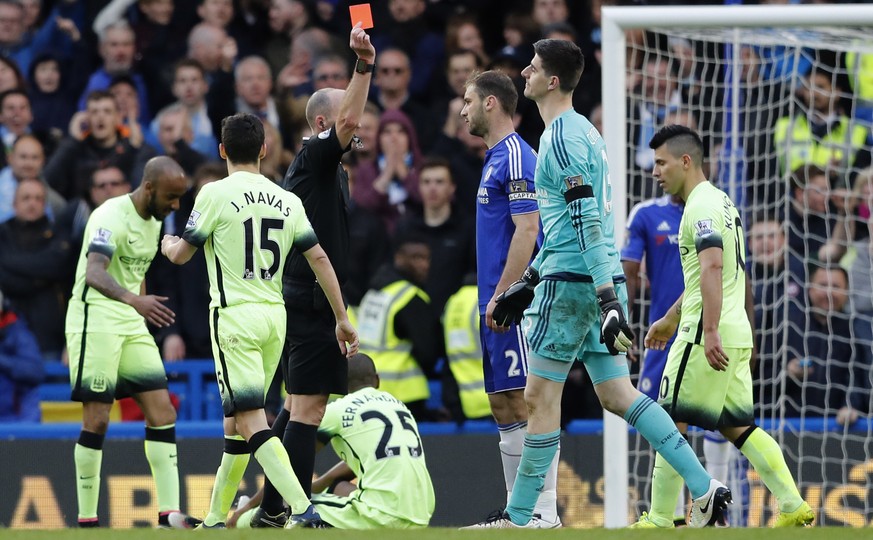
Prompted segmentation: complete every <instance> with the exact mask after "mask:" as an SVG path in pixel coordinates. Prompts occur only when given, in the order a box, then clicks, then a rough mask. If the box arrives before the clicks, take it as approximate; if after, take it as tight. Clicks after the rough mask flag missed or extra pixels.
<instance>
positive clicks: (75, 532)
mask: <svg viewBox="0 0 873 540" xmlns="http://www.w3.org/2000/svg"><path fill="white" fill-rule="evenodd" d="M191 535H193V538H194V539H197V538H203V537H204V535H205V536H206V537H210V538H218V539H220V540H236V539H239V540H242V539H251V538H255V537H257V538H260V539H264V540H273V539H275V540H279V539H285V540H287V539H288V538H289V536H291V537H294V538H308V539H319V538H323V539H324V540H409V539H412V540H479V539H488V540H497V539H500V540H515V539H525V538H547V539H551V538H554V539H561V540H563V539H566V540H570V539H574V540H579V539H584V540H638V539H640V538H642V539H644V540H660V539H664V540H676V539H678V540H698V539H700V540H704V539H705V540H834V539H835V538H838V539H839V540H856V539H857V540H860V539H862V538H864V539H869V538H871V537H873V532H871V531H870V529H869V528H867V529H849V528H842V527H829V528H814V527H813V528H807V529H679V530H663V531H659V530H654V531H652V530H628V529H618V530H606V529H558V530H549V531H544V530H518V531H516V530H506V529H504V530H486V531H459V530H456V529H442V528H431V529H423V530H414V531H396V530H392V531H389V530H379V531H340V530H317V531H313V530H309V531H306V530H301V531H281V530H254V531H253V530H252V529H240V530H236V529H229V530H219V531H169V530H154V529H125V530H112V529H100V530H95V529H87V530H81V529H62V530H53V531H23V530H11V529H5V530H2V531H0V538H2V539H3V540H114V539H117V538H124V540H152V539H159V540H177V539H178V540H181V539H185V538H187V539H188V540H192V536H191Z"/></svg>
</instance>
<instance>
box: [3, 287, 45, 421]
mask: <svg viewBox="0 0 873 540" xmlns="http://www.w3.org/2000/svg"><path fill="white" fill-rule="evenodd" d="M44 376H45V372H44V370H43V365H42V358H41V357H40V352H39V346H37V344H36V338H35V337H33V334H32V333H31V332H30V330H28V328H27V325H26V324H25V323H24V321H23V320H20V319H19V318H18V315H16V314H15V312H14V311H12V310H10V309H8V306H7V304H6V302H5V300H4V298H3V292H2V291H0V422H39V420H40V411H39V383H41V382H42V380H43V378H44Z"/></svg>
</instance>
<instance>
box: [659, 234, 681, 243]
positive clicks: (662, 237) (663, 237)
mask: <svg viewBox="0 0 873 540" xmlns="http://www.w3.org/2000/svg"><path fill="white" fill-rule="evenodd" d="M664 242H669V243H670V244H671V245H674V246H675V245H676V244H678V243H679V235H678V234H656V235H655V245H658V246H661V245H663V244H664Z"/></svg>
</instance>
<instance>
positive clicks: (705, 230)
mask: <svg viewBox="0 0 873 540" xmlns="http://www.w3.org/2000/svg"><path fill="white" fill-rule="evenodd" d="M694 228H695V229H697V236H709V235H710V234H712V220H711V219H701V220H698V221H696V222H695V223H694Z"/></svg>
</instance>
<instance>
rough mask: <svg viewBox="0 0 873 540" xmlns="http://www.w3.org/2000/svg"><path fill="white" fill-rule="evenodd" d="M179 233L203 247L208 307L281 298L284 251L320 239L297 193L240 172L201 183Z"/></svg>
mask: <svg viewBox="0 0 873 540" xmlns="http://www.w3.org/2000/svg"><path fill="white" fill-rule="evenodd" d="M182 238H184V239H185V240H186V241H187V242H189V243H190V244H192V245H194V246H197V247H202V248H204V250H205V255H206V266H207V270H208V272H209V294H210V296H211V302H210V303H209V307H210V308H215V307H227V306H233V305H236V304H241V303H244V302H254V303H262V302H266V303H274V304H282V303H284V300H283V298H282V272H283V271H284V268H285V259H286V257H287V256H288V252H289V251H290V250H291V248H292V247H296V248H297V249H299V250H300V251H301V252H304V251H307V250H309V249H310V248H311V247H313V246H314V245H315V244H317V243H318V239H317V238H316V237H315V232H314V231H313V230H312V226H311V225H310V224H309V220H308V219H307V218H306V212H305V211H304V210H303V204H302V203H301V202H300V199H299V198H298V197H297V196H296V195H294V194H293V193H291V192H288V191H285V190H284V189H282V188H280V187H279V186H277V185H276V184H274V183H273V182H272V181H270V180H269V179H268V178H267V177H265V176H262V175H260V174H253V173H249V172H243V171H240V172H235V173H233V174H232V175H230V176H228V177H227V178H225V179H223V180H219V181H218V182H212V183H211V184H206V185H205V186H203V188H202V189H201V190H200V193H198V194H197V199H196V200H195V201H194V209H193V210H192V211H191V216H190V217H189V218H188V224H187V226H186V228H185V233H184V235H183V236H182Z"/></svg>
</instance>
